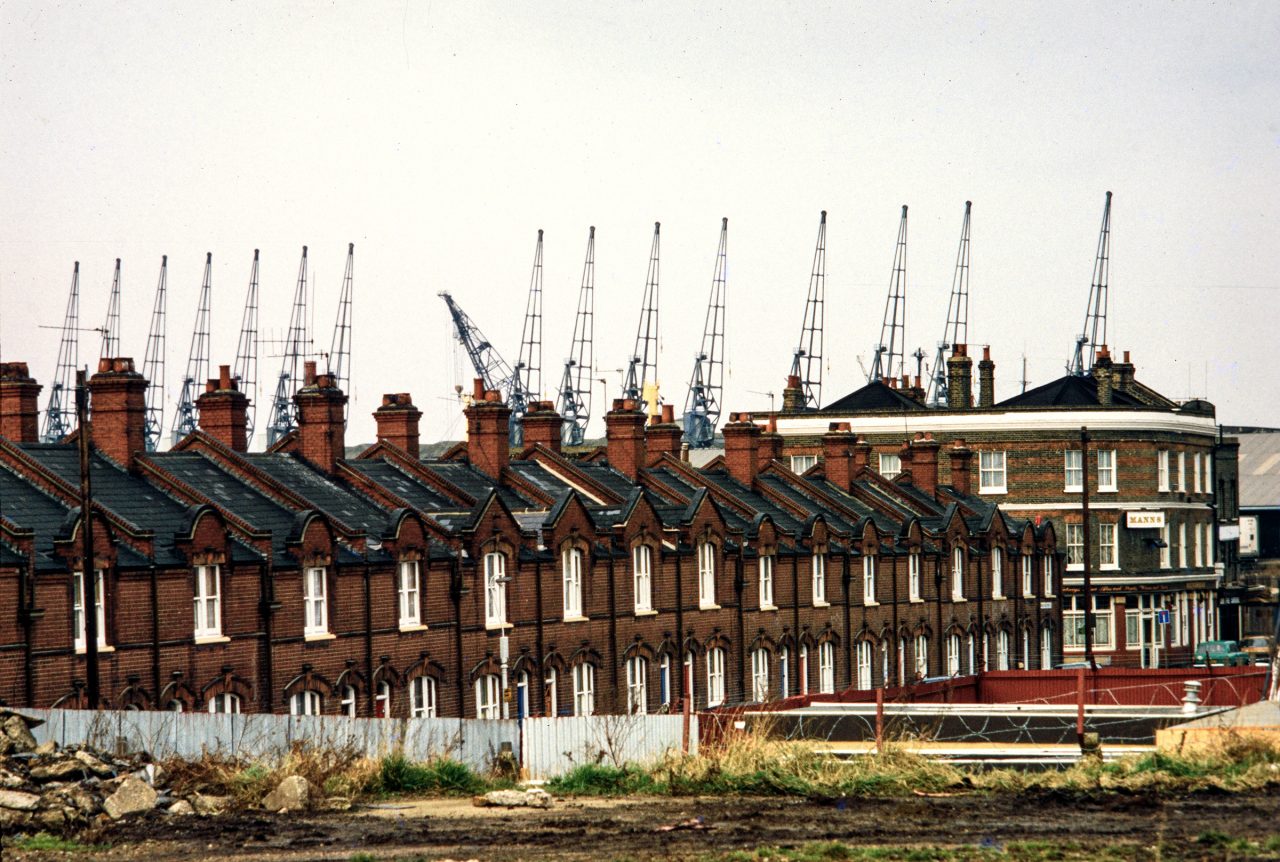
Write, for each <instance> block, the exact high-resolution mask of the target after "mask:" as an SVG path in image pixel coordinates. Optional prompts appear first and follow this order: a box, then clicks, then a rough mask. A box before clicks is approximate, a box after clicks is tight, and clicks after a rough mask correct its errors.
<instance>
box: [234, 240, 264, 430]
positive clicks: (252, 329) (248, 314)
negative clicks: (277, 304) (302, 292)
mask: <svg viewBox="0 0 1280 862" xmlns="http://www.w3.org/2000/svg"><path fill="white" fill-rule="evenodd" d="M234 375H235V378H236V380H238V381H239V386H240V391H241V392H243V393H244V396H245V397H246V398H248V399H249V409H248V410H247V411H246V412H245V417H244V419H245V422H244V439H245V440H246V441H248V443H249V444H250V445H252V443H253V426H254V418H255V416H256V414H257V412H258V249H256V248H255V249H254V250H253V266H252V267H250V269H249V289H248V290H247V291H246V292H245V296H244V313H243V314H242V315H241V318H240V340H239V341H237V342H236V364H235V368H234Z"/></svg>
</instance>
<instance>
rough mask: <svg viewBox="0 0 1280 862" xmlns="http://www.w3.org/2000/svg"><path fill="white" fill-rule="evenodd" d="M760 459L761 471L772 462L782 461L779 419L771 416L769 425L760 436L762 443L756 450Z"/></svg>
mask: <svg viewBox="0 0 1280 862" xmlns="http://www.w3.org/2000/svg"><path fill="white" fill-rule="evenodd" d="M756 455H757V457H758V458H759V469H761V470H763V469H764V468H765V467H767V466H768V465H769V463H770V462H772V461H781V460H782V435H781V434H779V433H778V417H777V415H776V414H770V415H769V423H768V424H767V425H766V426H765V429H764V433H763V434H761V435H760V443H759V446H758V448H757V449H756Z"/></svg>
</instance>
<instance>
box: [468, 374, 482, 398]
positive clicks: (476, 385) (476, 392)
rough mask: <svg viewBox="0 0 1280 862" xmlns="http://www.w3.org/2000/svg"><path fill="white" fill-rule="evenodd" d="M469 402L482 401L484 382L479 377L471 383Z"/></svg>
mask: <svg viewBox="0 0 1280 862" xmlns="http://www.w3.org/2000/svg"><path fill="white" fill-rule="evenodd" d="M471 400H472V401H483V400H484V380H482V379H481V378H479V377H477V378H476V379H475V380H473V381H471Z"/></svg>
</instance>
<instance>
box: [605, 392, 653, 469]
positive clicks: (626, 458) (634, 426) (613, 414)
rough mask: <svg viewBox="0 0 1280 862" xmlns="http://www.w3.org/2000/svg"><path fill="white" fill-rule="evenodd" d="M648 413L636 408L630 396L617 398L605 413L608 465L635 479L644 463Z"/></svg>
mask: <svg viewBox="0 0 1280 862" xmlns="http://www.w3.org/2000/svg"><path fill="white" fill-rule="evenodd" d="M644 425H645V415H644V414H643V413H641V412H640V411H638V410H636V409H635V402H634V401H632V400H631V399H629V398H615V399H614V400H613V409H612V410H610V411H609V412H608V413H606V414H605V417H604V428H605V453H606V455H607V456H608V458H609V465H610V466H611V467H613V468H614V469H615V470H617V471H618V472H619V473H621V474H622V475H624V476H626V477H627V478H628V479H631V480H632V481H635V479H636V478H637V477H639V475H640V469H641V468H642V467H644V465H645V458H646V450H645V433H644Z"/></svg>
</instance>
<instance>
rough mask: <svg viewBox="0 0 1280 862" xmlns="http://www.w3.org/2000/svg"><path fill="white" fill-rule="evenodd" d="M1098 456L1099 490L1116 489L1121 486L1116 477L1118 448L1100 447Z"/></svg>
mask: <svg viewBox="0 0 1280 862" xmlns="http://www.w3.org/2000/svg"><path fill="white" fill-rule="evenodd" d="M1097 451H1098V454H1097V456H1096V458H1097V462H1098V491H1099V492H1100V493H1102V492H1108V491H1115V490H1117V488H1118V487H1119V485H1118V481H1117V477H1116V450H1115V449H1099V450H1097Z"/></svg>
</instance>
